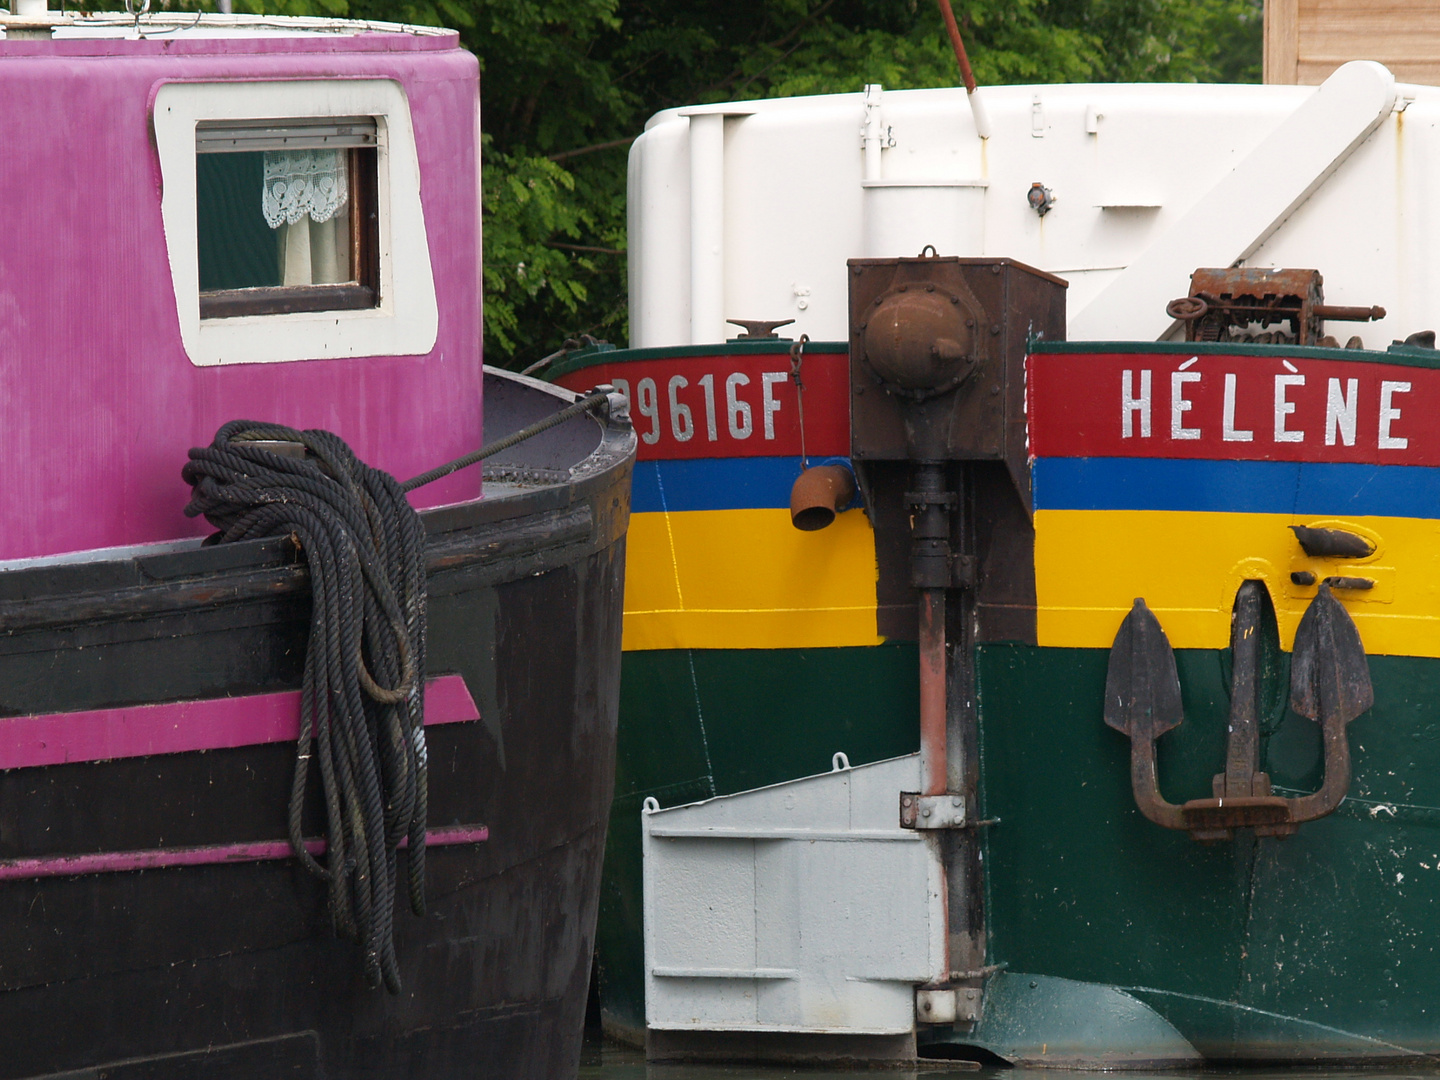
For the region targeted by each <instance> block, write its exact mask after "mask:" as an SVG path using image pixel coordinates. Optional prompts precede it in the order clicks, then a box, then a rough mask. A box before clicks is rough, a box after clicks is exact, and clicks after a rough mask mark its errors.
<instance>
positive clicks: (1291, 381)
mask: <svg viewBox="0 0 1440 1080" xmlns="http://www.w3.org/2000/svg"><path fill="white" fill-rule="evenodd" d="M1304 385H1305V376H1304V375H1276V376H1275V441H1276V442H1304V441H1305V432H1303V431H1287V430H1286V429H1285V417H1287V416H1289V415H1290V414H1291V413H1293V412H1294V411H1295V403H1294V402H1293V401H1286V400H1285V392H1286V391H1287V390H1288V389H1289V388H1290V387H1292V386H1304Z"/></svg>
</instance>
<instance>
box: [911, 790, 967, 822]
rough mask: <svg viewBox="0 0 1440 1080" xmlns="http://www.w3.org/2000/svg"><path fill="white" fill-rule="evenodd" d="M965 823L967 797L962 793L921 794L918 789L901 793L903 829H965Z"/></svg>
mask: <svg viewBox="0 0 1440 1080" xmlns="http://www.w3.org/2000/svg"><path fill="white" fill-rule="evenodd" d="M965 825H966V817H965V798H964V796H962V795H921V794H920V793H919V792H917V791H902V792H901V793H900V827H901V828H902V829H963V828H964V827H965Z"/></svg>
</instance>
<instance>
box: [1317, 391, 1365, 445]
mask: <svg viewBox="0 0 1440 1080" xmlns="http://www.w3.org/2000/svg"><path fill="white" fill-rule="evenodd" d="M1359 404H1360V380H1359V379H1346V380H1345V391H1344V393H1341V391H1340V380H1339V379H1331V380H1330V383H1329V385H1328V386H1327V387H1326V388H1325V445H1326V446H1334V445H1335V436H1336V434H1337V433H1338V434H1339V436H1340V441H1341V442H1342V443H1344V444H1345V445H1346V446H1354V445H1355V407H1356V406H1357V405H1359Z"/></svg>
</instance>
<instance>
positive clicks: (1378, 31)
mask: <svg viewBox="0 0 1440 1080" xmlns="http://www.w3.org/2000/svg"><path fill="white" fill-rule="evenodd" d="M1347 60H1378V61H1379V62H1380V63H1382V64H1384V65H1385V66H1386V67H1388V68H1389V69H1390V70H1391V71H1392V72H1394V74H1395V78H1396V79H1399V80H1400V81H1401V82H1412V83H1425V84H1428V85H1432V86H1433V85H1437V84H1440V0H1265V81H1266V82H1267V83H1298V84H1301V85H1306V86H1318V85H1319V84H1320V83H1322V82H1324V81H1325V79H1326V78H1327V77H1328V76H1329V75H1330V73H1331V72H1333V71H1334V70H1335V69H1336V68H1338V67H1339V66H1340V65H1341V64H1343V63H1345V62H1346V61H1347Z"/></svg>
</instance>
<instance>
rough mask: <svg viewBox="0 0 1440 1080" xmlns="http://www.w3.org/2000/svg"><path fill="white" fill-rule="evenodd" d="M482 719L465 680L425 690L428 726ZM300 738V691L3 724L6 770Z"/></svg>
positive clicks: (443, 681) (0, 758)
mask: <svg viewBox="0 0 1440 1080" xmlns="http://www.w3.org/2000/svg"><path fill="white" fill-rule="evenodd" d="M478 719H480V710H479V709H477V708H476V707H475V699H474V698H472V697H471V696H470V691H469V689H468V688H467V687H466V686H465V680H464V679H463V678H462V677H461V676H459V675H441V676H440V677H439V678H436V679H431V680H430V681H429V682H428V683H427V684H426V686H425V725H426V726H427V727H430V726H433V725H435V724H454V723H458V722H461V721H465V720H478ZM299 737H300V691H298V690H289V691H285V692H283V693H278V694H250V695H248V696H245V697H232V698H209V699H207V700H205V701H171V702H166V703H164V704H159V705H134V706H130V707H127V708H122V709H94V710H90V711H87V712H69V713H49V714H47V715H43V716H11V717H6V718H3V719H0V769H27V768H35V767H37V766H41V765H63V764H66V763H69V762H80V761H111V760H114V759H116V758H132V757H148V756H149V755H151V754H183V753H187V752H191V751H195V750H222V749H229V748H231V747H237V746H256V745H259V744H261V743H273V742H294V741H295V740H296V739H298V738H299Z"/></svg>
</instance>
